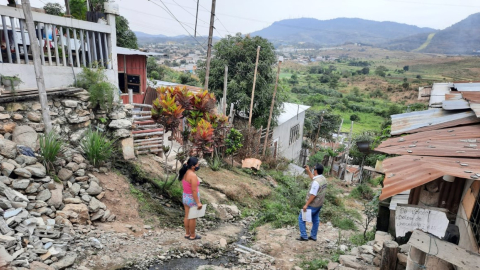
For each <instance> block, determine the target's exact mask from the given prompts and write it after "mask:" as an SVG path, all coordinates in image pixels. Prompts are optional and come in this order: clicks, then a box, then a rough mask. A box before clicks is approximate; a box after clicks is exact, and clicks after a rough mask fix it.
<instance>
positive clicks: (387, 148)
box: [375, 125, 480, 157]
mask: <svg viewBox="0 0 480 270" xmlns="http://www.w3.org/2000/svg"><path fill="white" fill-rule="evenodd" d="M479 146H480V125H469V126H463V127H455V128H447V129H439V130H432V131H424V132H419V133H415V134H411V135H407V136H402V137H397V138H390V139H388V140H386V141H384V142H382V143H381V144H380V145H379V146H378V147H377V148H376V149H375V150H376V151H379V152H383V153H387V154H396V155H415V156H437V157H480V147H479Z"/></svg>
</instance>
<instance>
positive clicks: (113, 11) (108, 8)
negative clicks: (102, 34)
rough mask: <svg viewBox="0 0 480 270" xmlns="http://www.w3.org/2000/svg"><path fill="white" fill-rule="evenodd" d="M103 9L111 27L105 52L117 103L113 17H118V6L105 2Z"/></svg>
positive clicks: (114, 98)
mask: <svg viewBox="0 0 480 270" xmlns="http://www.w3.org/2000/svg"><path fill="white" fill-rule="evenodd" d="M104 7H105V13H106V14H107V23H108V25H110V27H111V31H110V33H109V34H108V37H109V38H107V43H108V44H106V46H107V47H108V51H107V52H108V53H109V54H110V55H107V57H109V58H110V65H111V67H112V70H113V74H114V76H113V78H112V79H113V84H114V85H115V87H116V88H117V91H115V93H114V95H113V100H114V101H117V102H118V101H119V100H120V94H119V91H120V90H119V89H118V60H117V30H116V29H115V17H116V15H119V11H118V4H114V3H109V2H105V3H104ZM100 44H101V42H100ZM107 61H108V59H106V62H107ZM107 66H108V62H107ZM140 92H143V90H142V89H140Z"/></svg>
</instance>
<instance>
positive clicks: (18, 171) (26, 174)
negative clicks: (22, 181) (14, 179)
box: [13, 168, 32, 178]
mask: <svg viewBox="0 0 480 270" xmlns="http://www.w3.org/2000/svg"><path fill="white" fill-rule="evenodd" d="M13 172H14V173H15V174H16V175H18V176H20V177H24V178H30V177H32V174H31V173H30V172H29V171H28V170H26V169H24V168H18V169H15V170H14V171H13Z"/></svg>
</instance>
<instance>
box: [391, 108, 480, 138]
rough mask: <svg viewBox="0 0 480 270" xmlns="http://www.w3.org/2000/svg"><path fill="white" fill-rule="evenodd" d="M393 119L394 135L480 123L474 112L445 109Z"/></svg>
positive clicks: (397, 116) (399, 116)
mask: <svg viewBox="0 0 480 270" xmlns="http://www.w3.org/2000/svg"><path fill="white" fill-rule="evenodd" d="M391 117H392V126H391V128H392V130H391V134H392V135H400V134H403V133H415V132H420V131H427V130H435V129H440V128H447V127H455V126H459V125H466V124H472V123H478V122H480V120H479V119H478V118H477V117H476V116H475V113H473V112H472V111H466V112H456V111H451V112H448V111H444V110H443V109H430V110H426V111H418V112H410V113H403V114H395V115H392V116H391Z"/></svg>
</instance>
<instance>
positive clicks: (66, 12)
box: [22, 0, 70, 17]
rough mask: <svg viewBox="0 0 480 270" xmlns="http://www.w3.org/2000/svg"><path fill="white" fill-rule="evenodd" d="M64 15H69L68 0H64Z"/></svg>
mask: <svg viewBox="0 0 480 270" xmlns="http://www.w3.org/2000/svg"><path fill="white" fill-rule="evenodd" d="M22 3H23V1H22ZM65 15H66V16H65V17H70V1H69V0H65Z"/></svg>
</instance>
